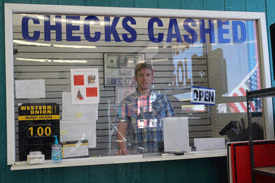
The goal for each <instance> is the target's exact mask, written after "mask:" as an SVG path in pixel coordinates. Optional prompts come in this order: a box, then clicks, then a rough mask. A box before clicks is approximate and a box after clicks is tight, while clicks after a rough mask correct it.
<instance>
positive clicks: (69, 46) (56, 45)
mask: <svg viewBox="0 0 275 183" xmlns="http://www.w3.org/2000/svg"><path fill="white" fill-rule="evenodd" d="M53 47H58V48H77V49H79V48H89V49H90V48H91V49H95V48H96V46H79V45H59V44H54V45H53Z"/></svg>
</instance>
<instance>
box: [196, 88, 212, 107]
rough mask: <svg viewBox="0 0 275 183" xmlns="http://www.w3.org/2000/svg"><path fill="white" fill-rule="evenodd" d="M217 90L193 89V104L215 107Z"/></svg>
mask: <svg viewBox="0 0 275 183" xmlns="http://www.w3.org/2000/svg"><path fill="white" fill-rule="evenodd" d="M215 94H216V92H215V89H214V88H203V87H196V86H192V87H191V104H203V105H215Z"/></svg>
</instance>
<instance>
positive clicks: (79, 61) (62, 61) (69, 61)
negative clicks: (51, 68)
mask: <svg viewBox="0 0 275 183" xmlns="http://www.w3.org/2000/svg"><path fill="white" fill-rule="evenodd" d="M53 62H59V63H87V60H53Z"/></svg>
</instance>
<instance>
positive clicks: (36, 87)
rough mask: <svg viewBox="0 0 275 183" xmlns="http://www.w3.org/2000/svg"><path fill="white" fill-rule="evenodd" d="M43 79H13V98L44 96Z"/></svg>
mask: <svg viewBox="0 0 275 183" xmlns="http://www.w3.org/2000/svg"><path fill="white" fill-rule="evenodd" d="M45 96H46V94H45V80H44V79H37V80H15V98H16V99H20V98H45Z"/></svg>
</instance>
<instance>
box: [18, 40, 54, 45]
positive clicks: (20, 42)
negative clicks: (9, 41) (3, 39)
mask: <svg viewBox="0 0 275 183" xmlns="http://www.w3.org/2000/svg"><path fill="white" fill-rule="evenodd" d="M13 43H17V44H25V45H34V46H52V45H51V44H43V43H35V42H29V41H20V40H13Z"/></svg>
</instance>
